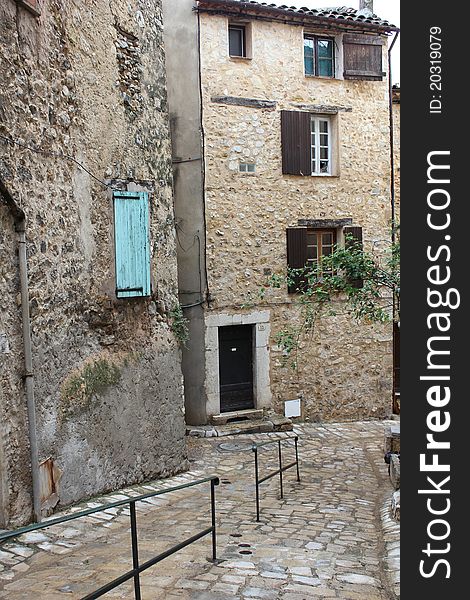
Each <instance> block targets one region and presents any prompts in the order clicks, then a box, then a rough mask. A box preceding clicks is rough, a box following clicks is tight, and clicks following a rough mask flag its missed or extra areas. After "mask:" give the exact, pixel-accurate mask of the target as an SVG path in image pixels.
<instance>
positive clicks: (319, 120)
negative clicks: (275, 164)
mask: <svg viewBox="0 0 470 600" xmlns="http://www.w3.org/2000/svg"><path fill="white" fill-rule="evenodd" d="M336 129H337V125H336V115H325V114H313V113H309V112H303V111H289V110H283V111H281V144H282V172H283V174H284V175H320V176H331V175H338V159H337V158H338V157H337V154H338V144H337V142H335V140H336V138H337V132H336Z"/></svg>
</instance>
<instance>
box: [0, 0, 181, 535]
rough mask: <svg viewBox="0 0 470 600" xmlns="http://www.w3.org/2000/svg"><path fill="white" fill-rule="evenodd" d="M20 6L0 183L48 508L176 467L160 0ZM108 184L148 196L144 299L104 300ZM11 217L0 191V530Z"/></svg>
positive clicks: (175, 351)
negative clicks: (19, 224) (22, 273)
mask: <svg viewBox="0 0 470 600" xmlns="http://www.w3.org/2000/svg"><path fill="white" fill-rule="evenodd" d="M34 4H36V3H34ZM25 5H28V2H21V3H17V2H15V1H14V0H5V1H4V2H2V3H1V7H0V28H1V38H0V80H1V82H2V86H1V90H0V135H1V136H2V137H1V138H0V180H1V182H2V183H3V184H4V186H5V188H6V189H7V190H8V192H9V195H10V197H11V198H12V199H13V200H14V202H16V203H17V205H18V206H19V207H20V208H21V209H22V210H23V211H24V213H25V217H26V236H27V256H28V258H27V262H28V270H29V281H28V284H29V304H30V311H31V325H32V346H33V366H34V389H35V398H36V414H37V422H38V423H37V435H38V444H39V459H40V461H46V462H44V463H43V465H42V467H41V469H42V471H41V470H40V472H41V476H42V477H43V484H44V486H45V490H43V495H44V496H45V497H44V498H43V500H44V501H47V500H48V501H49V505H48V506H49V508H51V507H52V505H54V504H57V503H58V505H59V506H60V505H66V504H68V503H71V502H73V501H76V500H78V499H80V498H84V497H87V496H91V495H92V494H96V493H97V492H99V491H105V490H110V489H113V488H116V487H119V486H122V485H125V484H131V483H135V482H139V481H142V480H144V479H146V478H150V477H154V476H160V475H169V474H173V473H176V472H178V471H179V470H181V469H182V468H183V467H184V465H185V460H186V458H185V456H186V451H185V442H184V414H183V391H182V375H181V369H180V350H179V347H178V342H177V340H176V339H175V335H174V334H173V332H172V329H171V319H170V318H169V312H170V311H171V309H172V308H173V307H174V305H175V304H176V303H177V274H176V273H177V272H176V251H175V230H174V215H173V203H172V188H171V185H172V180H171V178H172V175H171V151H170V141H169V121H168V114H167V102H166V82H165V70H164V53H163V43H162V29H163V25H162V16H161V6H160V2H159V1H158V0H132V1H130V2H129V1H127V0H126V1H125V0H110V1H109V2H99V1H95V0H93V1H91V2H90V1H85V0H76V1H75V2H61V1H59V0H42V1H41V2H39V3H37V8H38V9H39V14H38V13H37V11H34V10H33V11H31V10H28V7H27V6H25ZM79 163H80V165H82V166H80V165H79ZM97 179H98V180H100V181H103V182H104V183H105V184H107V186H108V187H106V185H103V184H102V183H100V182H99V181H97ZM109 186H110V187H109ZM111 188H114V189H121V190H129V191H135V190H144V191H147V192H148V193H149V199H150V245H151V281H152V295H151V296H150V297H147V298H130V299H119V300H118V299H116V293H115V276H114V247H113V244H114V242H113V199H112V189H111ZM14 225H15V224H14V219H13V216H12V214H11V210H10V209H9V207H8V206H7V203H6V198H4V197H2V198H1V202H0V311H1V313H0V383H1V386H0V415H1V416H0V472H1V476H0V527H3V526H14V525H18V524H20V523H24V522H26V521H27V520H28V519H29V518H30V516H31V466H30V459H29V441H28V427H27V416H26V408H25V406H26V405H25V392H24V384H23V376H24V358H23V341H22V329H21V328H22V322H21V306H20V305H21V297H20V293H19V292H20V287H19V274H18V250H17V234H16V232H15V226H14ZM48 459H49V460H48Z"/></svg>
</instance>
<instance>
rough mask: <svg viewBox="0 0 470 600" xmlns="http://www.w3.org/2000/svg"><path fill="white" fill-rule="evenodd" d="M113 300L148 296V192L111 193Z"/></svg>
mask: <svg viewBox="0 0 470 600" xmlns="http://www.w3.org/2000/svg"><path fill="white" fill-rule="evenodd" d="M113 198H114V246H115V260H116V296H117V297H118V298H132V297H135V296H150V241H149V203H148V194H147V192H114V193H113Z"/></svg>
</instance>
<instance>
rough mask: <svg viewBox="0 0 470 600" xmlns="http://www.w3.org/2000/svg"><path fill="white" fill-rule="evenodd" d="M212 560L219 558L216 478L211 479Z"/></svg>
mask: <svg viewBox="0 0 470 600" xmlns="http://www.w3.org/2000/svg"><path fill="white" fill-rule="evenodd" d="M211 519H212V560H213V561H216V560H217V533H216V530H215V480H214V479H212V480H211Z"/></svg>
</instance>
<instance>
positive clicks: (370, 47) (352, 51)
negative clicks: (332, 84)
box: [343, 34, 385, 81]
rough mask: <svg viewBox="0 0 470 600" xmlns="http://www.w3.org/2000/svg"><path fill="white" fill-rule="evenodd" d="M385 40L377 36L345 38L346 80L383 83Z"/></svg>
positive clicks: (357, 35)
mask: <svg viewBox="0 0 470 600" xmlns="http://www.w3.org/2000/svg"><path fill="white" fill-rule="evenodd" d="M383 44H384V40H383V39H382V38H381V37H379V36H376V35H365V34H362V35H359V34H345V35H344V36H343V54H344V78H345V79H363V80H369V81H381V80H382V79H383V78H384V76H385V73H384V72H383V71H382V49H383Z"/></svg>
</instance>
